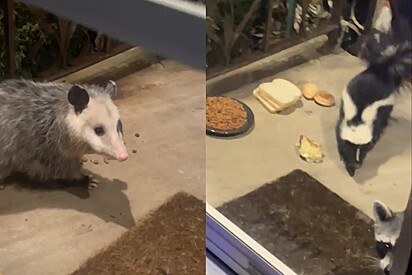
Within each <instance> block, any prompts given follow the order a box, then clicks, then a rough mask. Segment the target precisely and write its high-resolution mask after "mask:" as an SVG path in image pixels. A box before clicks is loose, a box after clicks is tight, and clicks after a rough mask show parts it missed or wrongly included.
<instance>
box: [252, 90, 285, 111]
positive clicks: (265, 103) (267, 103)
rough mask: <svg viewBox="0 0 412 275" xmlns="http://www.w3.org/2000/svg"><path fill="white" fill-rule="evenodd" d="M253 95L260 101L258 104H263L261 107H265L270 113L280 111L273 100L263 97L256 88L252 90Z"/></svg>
mask: <svg viewBox="0 0 412 275" xmlns="http://www.w3.org/2000/svg"><path fill="white" fill-rule="evenodd" d="M253 96H254V97H255V98H256V99H257V100H258V101H259V102H260V104H262V105H263V107H265V109H266V110H268V111H269V112H270V113H277V112H279V111H281V109H280V107H279V106H277V105H276V104H275V103H274V102H272V101H270V100H268V99H267V98H265V97H264V96H262V95H261V93H259V90H258V89H255V90H254V91H253Z"/></svg>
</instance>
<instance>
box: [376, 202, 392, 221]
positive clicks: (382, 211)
mask: <svg viewBox="0 0 412 275" xmlns="http://www.w3.org/2000/svg"><path fill="white" fill-rule="evenodd" d="M373 215H374V216H375V221H376V222H385V221H389V220H391V219H392V218H393V213H392V211H391V210H390V209H389V207H387V206H386V205H385V204H384V203H382V202H380V201H378V200H376V201H374V202H373Z"/></svg>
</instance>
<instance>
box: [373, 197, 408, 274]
mask: <svg viewBox="0 0 412 275" xmlns="http://www.w3.org/2000/svg"><path fill="white" fill-rule="evenodd" d="M373 214H374V216H375V225H374V233H375V241H376V253H377V255H378V258H379V266H380V268H381V269H382V270H383V273H384V274H385V275H389V274H390V270H391V268H392V265H393V253H392V248H393V247H394V245H395V244H396V241H397V240H398V238H399V235H400V232H401V229H402V223H403V218H404V213H403V212H393V211H392V210H391V209H390V208H389V207H387V206H386V205H385V204H384V203H382V202H380V201H375V202H374V203H373Z"/></svg>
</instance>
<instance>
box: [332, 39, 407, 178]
mask: <svg viewBox="0 0 412 275" xmlns="http://www.w3.org/2000/svg"><path fill="white" fill-rule="evenodd" d="M360 57H361V58H362V59H363V60H365V61H366V63H367V68H366V69H365V70H364V71H363V72H361V73H360V74H358V75H356V76H355V77H354V78H353V79H352V80H351V81H350V82H349V83H348V85H347V86H346V88H345V90H344V91H343V94H342V100H341V106H340V112H339V119H338V122H337V125H336V139H337V143H338V152H339V155H340V158H341V160H342V161H343V162H344V164H345V168H346V170H347V172H348V173H349V175H350V176H351V177H353V176H354V175H355V170H356V169H359V168H360V167H361V166H362V164H363V161H364V160H365V158H366V155H367V154H368V153H369V152H370V150H372V148H373V147H374V146H375V144H376V143H377V142H378V141H379V139H380V137H381V135H382V133H383V131H384V130H385V128H386V127H387V125H388V121H389V118H390V115H391V113H392V110H393V105H394V100H395V95H396V93H397V92H398V91H399V89H400V88H401V86H402V85H403V84H404V83H405V82H406V81H408V80H410V79H411V76H412V75H411V64H412V47H411V42H410V40H409V41H407V40H403V39H402V40H400V39H398V38H396V36H395V35H394V33H393V32H389V33H382V32H376V33H374V34H372V35H371V36H370V37H369V38H368V39H366V42H365V43H364V45H363V48H362V50H361V53H360Z"/></svg>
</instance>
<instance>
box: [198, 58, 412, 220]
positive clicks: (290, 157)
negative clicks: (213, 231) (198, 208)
mask: <svg viewBox="0 0 412 275" xmlns="http://www.w3.org/2000/svg"><path fill="white" fill-rule="evenodd" d="M363 66H364V65H363V64H362V63H361V61H360V60H359V59H357V58H355V57H353V56H350V55H349V54H347V53H344V52H341V53H339V54H336V55H328V56H323V57H321V58H320V59H316V60H313V61H311V62H308V63H306V64H303V65H301V66H298V67H295V68H292V69H290V70H287V71H284V72H282V73H280V74H278V75H276V76H273V77H272V78H268V79H263V80H259V81H257V82H255V83H253V84H250V85H247V86H245V87H242V88H240V89H237V90H234V91H231V92H229V93H227V94H225V95H226V96H232V97H235V98H238V99H240V100H242V101H243V102H245V103H246V104H247V105H248V106H249V107H250V108H251V109H252V110H253V112H254V114H255V127H254V129H253V131H251V132H250V133H249V134H248V135H246V136H243V137H240V138H236V139H231V140H223V139H216V138H213V137H207V138H206V144H207V146H206V148H207V149H206V155H207V159H206V163H207V171H206V179H207V184H206V186H207V192H206V194H207V200H208V202H209V203H210V204H211V205H213V206H214V207H218V206H219V205H221V204H222V203H224V202H227V201H230V200H232V199H234V198H237V197H240V196H242V195H244V194H246V193H249V192H250V191H252V190H254V189H256V188H258V187H259V186H261V185H263V184H265V183H268V182H271V181H273V180H275V179H277V178H279V177H281V176H284V175H287V174H288V173H290V172H291V171H292V170H294V169H301V170H304V171H306V172H307V173H309V174H310V175H311V176H313V177H314V178H316V179H317V180H318V181H320V182H321V183H322V184H324V185H325V186H326V187H327V188H329V189H330V190H331V191H333V192H335V193H336V194H338V195H339V196H340V197H342V198H343V199H345V200H346V201H348V202H349V203H351V204H352V205H353V206H355V207H356V208H358V209H360V210H362V211H363V212H364V213H366V214H367V215H369V216H370V217H372V203H373V200H375V199H379V200H381V201H383V202H384V203H386V204H387V205H388V206H389V207H391V208H393V209H394V210H403V209H404V208H405V206H406V203H407V199H408V195H409V191H410V188H411V92H410V91H405V92H404V93H402V95H401V96H400V98H398V103H397V105H396V107H395V110H394V112H393V117H394V120H393V121H392V122H391V125H390V126H389V127H388V129H387V132H386V134H385V135H384V136H383V137H382V139H381V141H380V142H379V143H378V144H377V146H376V147H375V149H374V150H373V151H372V152H371V153H370V154H369V155H368V157H367V159H366V161H365V163H364V166H363V168H362V169H360V170H358V171H357V174H356V175H355V177H354V178H351V177H350V176H349V175H348V174H347V172H346V171H345V169H344V167H343V165H342V163H341V162H340V160H339V156H338V153H337V149H336V141H335V132H334V127H335V123H336V120H337V116H338V106H339V104H337V105H336V106H334V107H332V108H324V107H320V106H318V105H316V104H315V103H314V102H313V101H307V100H306V99H302V104H300V106H298V107H297V108H296V109H295V110H289V111H288V114H282V115H280V114H270V113H269V112H267V111H266V109H264V107H263V106H262V105H261V104H260V103H259V102H258V101H257V100H256V99H255V98H254V97H253V95H252V91H253V89H255V88H256V87H257V86H258V85H259V84H260V83H262V82H270V81H271V80H272V79H274V78H276V77H279V78H284V79H287V80H290V81H292V82H294V83H296V84H301V83H304V82H314V83H316V84H317V85H318V86H319V88H320V89H324V90H327V91H329V92H331V93H333V94H334V95H335V97H336V99H337V102H339V100H340V97H341V92H342V90H343V88H344V87H345V85H346V83H347V82H348V81H349V80H350V79H351V78H352V77H353V76H354V75H355V74H357V73H358V72H360V71H361V70H363V68H364V67H363ZM300 134H304V135H307V136H308V137H310V138H313V139H314V140H316V141H317V142H319V143H321V144H322V145H323V147H324V149H323V151H324V153H325V154H326V157H325V159H324V162H323V163H322V164H308V163H305V162H303V161H302V160H301V159H300V158H299V157H298V155H297V153H296V152H295V148H294V146H295V144H296V143H297V142H298V140H299V135H300Z"/></svg>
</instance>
